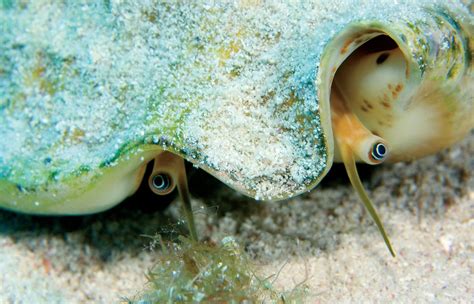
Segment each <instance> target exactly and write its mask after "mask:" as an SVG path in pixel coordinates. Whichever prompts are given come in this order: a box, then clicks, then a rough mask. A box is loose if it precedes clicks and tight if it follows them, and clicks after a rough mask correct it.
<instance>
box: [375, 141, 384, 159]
mask: <svg viewBox="0 0 474 304" xmlns="http://www.w3.org/2000/svg"><path fill="white" fill-rule="evenodd" d="M386 153H387V148H386V147H385V145H383V144H377V145H375V147H374V150H373V151H372V156H373V157H374V158H375V159H376V160H381V159H383V158H384V156H385V154H386Z"/></svg>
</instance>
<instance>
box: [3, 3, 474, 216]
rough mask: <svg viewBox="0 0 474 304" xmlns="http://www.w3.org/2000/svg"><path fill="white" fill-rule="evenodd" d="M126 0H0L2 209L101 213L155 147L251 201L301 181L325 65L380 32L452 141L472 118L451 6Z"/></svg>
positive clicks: (328, 150)
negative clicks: (444, 114)
mask: <svg viewBox="0 0 474 304" xmlns="http://www.w3.org/2000/svg"><path fill="white" fill-rule="evenodd" d="M139 2H141V1H118V0H117V1H105V0H104V1H54V0H49V1H48V0H43V1H37V0H35V1H13V0H11V1H10V0H3V1H1V0H0V7H1V10H0V25H1V28H0V136H1V145H0V206H2V207H5V208H8V209H13V210H17V211H22V212H32V213H87V212H94V211H99V210H102V209H105V208H108V207H110V206H112V205H113V204H116V203H118V202H120V201H121V200H122V199H123V198H124V197H126V196H127V195H130V194H131V193H132V192H133V191H134V190H135V189H136V183H134V182H130V181H134V180H139V179H140V172H139V169H140V168H141V167H142V166H143V164H144V163H146V162H147V161H149V160H150V159H152V158H153V156H154V155H156V153H158V152H159V151H161V149H165V150H170V151H172V152H175V153H178V154H179V155H181V156H183V157H184V158H185V159H187V160H189V161H191V162H192V163H194V164H195V165H196V166H199V167H202V168H204V169H205V170H206V171H208V172H210V173H211V174H213V175H215V176H216V177H218V178H219V179H220V180H222V181H223V182H225V183H227V184H228V185H230V186H232V187H234V188H235V189H238V190H240V191H242V192H243V193H245V194H247V195H251V196H253V197H255V198H257V199H258V198H261V199H281V198H287V197H291V196H293V195H296V194H299V193H301V192H304V191H309V190H310V189H312V188H313V187H314V186H315V185H317V184H318V183H319V181H320V180H321V179H322V177H323V176H324V175H325V174H326V173H327V171H328V170H329V168H330V167H331V164H332V161H333V155H334V151H333V149H334V147H333V135H332V131H331V126H330V108H329V93H330V92H329V90H330V85H331V81H332V78H333V76H334V71H335V69H336V68H337V67H338V66H339V65H340V64H341V63H342V62H343V60H344V59H345V58H347V56H348V55H349V54H350V53H351V52H352V51H353V50H355V49H356V48H357V47H358V46H360V45H361V44H363V43H364V42H366V41H367V40H369V39H371V38H373V37H374V36H376V35H380V34H387V35H389V36H390V37H391V38H392V39H394V40H395V41H396V42H397V43H398V44H399V46H400V48H401V49H402V50H403V52H404V54H405V55H406V56H407V59H408V61H409V62H408V64H409V72H410V76H409V77H410V78H409V79H410V85H411V86H413V88H415V89H417V90H418V92H425V91H426V90H432V89H433V88H436V90H437V93H436V94H437V96H438V95H442V96H445V97H446V98H445V100H446V101H445V104H446V107H447V108H449V111H448V113H450V114H451V115H452V116H451V117H449V118H447V119H449V120H450V122H449V123H448V124H447V125H448V126H451V127H452V129H453V130H452V132H451V131H450V133H449V134H450V136H451V137H452V141H455V140H457V139H459V138H460V137H461V136H462V135H464V134H465V133H467V132H468V131H469V130H470V129H471V128H472V127H473V125H474V122H473V113H474V111H473V98H472V96H473V94H474V89H473V85H472V83H473V82H472V81H473V78H474V77H473V65H472V61H471V58H472V56H473V54H472V50H473V49H474V46H473V42H472V41H473V38H474V34H473V33H474V30H473V28H474V25H473V19H474V18H473V11H472V5H470V6H469V5H468V4H464V2H463V1H441V0H440V1H408V0H407V1H388V0H383V1H354V0H345V1H337V2H338V4H337V5H336V4H333V3H332V2H335V1H323V0H320V1H312V2H311V1H297V2H295V3H293V4H288V3H282V4H265V5H263V4H258V2H256V3H253V2H254V1H243V2H241V3H240V4H236V3H234V2H222V3H220V4H214V5H204V4H192V2H193V1H182V2H179V3H181V4H179V3H175V4H171V3H173V1H171V3H162V2H160V1H144V2H143V3H139ZM283 2H287V1H283ZM415 2H416V3H415ZM79 3H80V4H79ZM420 94H421V93H420ZM404 106H407V105H401V106H400V107H404ZM101 191H102V192H103V195H102V196H100V198H97V197H95V196H96V195H97V193H99V192H101ZM84 193H86V195H84ZM101 200H102V201H104V202H101ZM96 204H98V205H96ZM71 206H73V207H71Z"/></svg>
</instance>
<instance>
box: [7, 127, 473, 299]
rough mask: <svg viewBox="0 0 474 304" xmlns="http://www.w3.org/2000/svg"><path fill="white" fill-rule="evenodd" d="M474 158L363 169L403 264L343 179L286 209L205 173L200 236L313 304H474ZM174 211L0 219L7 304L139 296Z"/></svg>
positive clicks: (452, 153) (125, 209)
mask: <svg viewBox="0 0 474 304" xmlns="http://www.w3.org/2000/svg"><path fill="white" fill-rule="evenodd" d="M473 153H474V134H471V136H470V137H468V138H467V139H466V140H464V141H463V142H461V143H460V144H459V145H457V146H455V147H453V148H451V149H450V150H448V151H445V152H443V153H440V154H438V155H435V156H431V157H428V158H425V159H422V160H418V161H415V162H412V163H402V164H394V165H384V166H380V167H378V168H374V169H370V170H368V169H369V168H365V167H364V170H363V174H362V179H363V180H364V181H365V184H366V187H368V188H369V189H370V196H371V197H372V198H373V199H374V201H375V203H376V205H377V207H378V210H379V213H380V215H381V217H382V219H383V221H384V223H385V225H386V228H387V229H388V233H389V235H390V236H391V240H392V243H393V246H394V247H395V250H396V251H397V254H398V256H397V258H395V259H394V258H391V257H390V255H389V253H388V251H387V249H386V248H385V246H384V244H383V242H382V239H381V237H380V235H379V234H378V232H377V230H376V228H375V226H374V225H373V224H372V221H371V219H370V218H369V217H368V215H366V214H365V213H364V212H363V208H362V207H361V204H360V203H359V202H358V198H357V197H356V195H355V193H354V192H353V190H352V189H351V186H350V185H349V184H348V182H347V181H346V178H345V177H340V176H344V171H343V170H342V168H341V167H337V168H336V172H335V173H333V174H331V176H330V177H329V178H328V180H326V181H325V182H324V183H323V184H322V185H320V186H319V187H318V189H316V190H314V191H312V192H311V193H309V194H307V195H304V196H301V197H298V198H296V199H293V200H290V201H287V202H279V203H261V202H259V203H256V202H254V201H252V200H251V199H247V198H245V197H243V196H241V195H239V194H237V193H235V192H234V191H232V190H230V189H228V188H227V187H225V186H221V185H220V184H219V183H218V182H216V181H215V180H213V179H211V178H209V177H203V176H205V175H204V174H202V173H198V175H195V176H194V178H193V179H192V181H191V189H193V194H194V201H193V203H194V204H195V206H196V208H199V206H202V207H203V209H201V212H198V214H197V219H198V228H199V230H200V232H201V235H202V236H204V237H207V238H212V239H215V240H219V239H220V238H222V237H223V236H225V235H235V237H236V238H237V239H238V241H239V242H241V244H243V245H244V246H245V248H246V250H247V252H248V253H249V254H250V255H251V256H252V257H253V258H254V259H255V261H256V263H257V264H259V265H262V266H259V269H260V271H261V273H262V274H271V273H276V272H277V271H278V270H279V269H280V268H282V267H283V268H282V271H281V273H280V275H279V276H278V278H277V280H276V281H275V286H280V287H282V288H284V289H288V288H291V287H292V286H293V285H295V284H298V283H300V282H304V284H306V285H307V286H308V288H309V292H308V293H309V295H308V298H307V301H308V302H309V303H314V302H318V303H331V302H334V301H337V302H379V303H383V302H389V301H394V302H397V303H412V302H417V303H452V302H456V303H467V302H474V275H473V270H474V238H473V237H472V235H474V175H473V173H472V171H473V169H474V159H473V157H472V154H473ZM198 180H199V181H198ZM204 202H205V204H204ZM176 205H177V204H175V205H173V206H172V207H171V208H169V209H168V211H167V212H165V215H164V214H163V213H160V212H148V213H146V212H143V211H140V210H137V209H136V208H133V207H130V206H122V207H120V208H117V209H115V210H112V211H110V212H107V213H103V214H99V215H95V216H88V217H82V218H81V217H79V218H39V217H30V216H24V215H18V214H13V213H9V212H0V261H1V262H0V303H81V302H84V301H89V302H95V303H110V302H118V301H119V300H120V297H121V296H132V295H134V293H135V292H136V291H138V290H140V288H141V286H142V285H143V283H144V282H145V277H144V272H145V271H146V270H147V269H148V268H150V267H151V266H153V260H154V253H153V252H150V251H148V250H146V249H145V245H146V244H147V243H148V239H147V238H144V237H141V236H140V234H154V233H155V232H156V231H158V230H159V229H161V228H160V227H170V226H169V223H173V222H175V221H176V219H175V218H174V217H173V215H175V214H176V213H177V209H178V208H177V207H176ZM216 206H218V207H216ZM216 210H217V212H216ZM159 223H162V225H161V226H160V227H158V225H159Z"/></svg>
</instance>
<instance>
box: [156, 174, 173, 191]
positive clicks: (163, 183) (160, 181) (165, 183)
mask: <svg viewBox="0 0 474 304" xmlns="http://www.w3.org/2000/svg"><path fill="white" fill-rule="evenodd" d="M153 186H154V187H155V188H156V189H158V190H161V191H163V190H166V189H168V187H169V186H170V178H169V177H168V175H165V174H158V175H155V177H153Z"/></svg>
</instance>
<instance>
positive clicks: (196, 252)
mask: <svg viewBox="0 0 474 304" xmlns="http://www.w3.org/2000/svg"><path fill="white" fill-rule="evenodd" d="M179 240H180V242H179V243H175V242H172V243H168V244H165V243H164V242H163V240H162V239H161V237H158V239H157V241H158V242H159V243H160V245H161V252H160V254H159V257H158V259H159V260H158V262H157V264H156V265H155V266H154V267H153V268H152V269H151V270H150V271H149V273H148V286H147V287H146V291H144V292H142V293H141V294H140V295H139V296H137V297H136V298H135V299H133V300H130V301H129V303H138V304H151V303H254V302H260V303H265V302H267V301H268V302H271V303H297V302H300V301H298V300H297V299H298V298H301V297H302V294H301V292H300V291H301V290H299V289H298V290H294V291H291V292H290V293H289V294H286V293H279V292H277V291H275V290H273V288H272V285H271V282H270V281H269V280H268V278H267V279H261V278H259V277H258V276H257V275H256V274H255V272H254V270H253V269H254V265H252V263H251V261H250V260H249V258H248V257H247V256H246V254H245V253H244V252H243V251H242V250H241V248H240V246H239V245H238V244H237V242H236V241H235V240H234V239H233V238H232V237H226V238H224V239H223V240H222V241H221V243H220V244H218V245H216V244H213V243H209V242H193V241H192V240H190V239H188V238H185V237H180V239H179Z"/></svg>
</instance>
